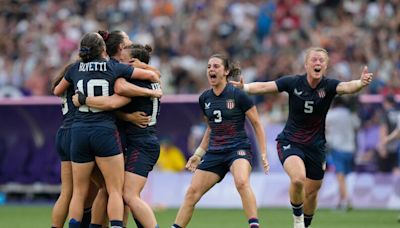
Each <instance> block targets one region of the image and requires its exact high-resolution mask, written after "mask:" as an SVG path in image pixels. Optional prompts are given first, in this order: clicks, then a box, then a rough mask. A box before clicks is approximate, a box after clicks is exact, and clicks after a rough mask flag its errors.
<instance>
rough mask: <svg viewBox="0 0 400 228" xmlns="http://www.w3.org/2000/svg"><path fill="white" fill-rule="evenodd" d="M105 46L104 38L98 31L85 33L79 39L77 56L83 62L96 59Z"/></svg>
mask: <svg viewBox="0 0 400 228" xmlns="http://www.w3.org/2000/svg"><path fill="white" fill-rule="evenodd" d="M105 46H106V45H105V43H104V40H103V39H102V38H101V37H100V36H99V34H98V33H95V32H91V33H86V34H85V35H84V36H83V37H82V40H81V45H80V49H79V57H80V58H81V59H82V62H85V63H86V62H89V61H91V60H94V59H98V58H100V57H101V53H102V52H103V51H104V48H105Z"/></svg>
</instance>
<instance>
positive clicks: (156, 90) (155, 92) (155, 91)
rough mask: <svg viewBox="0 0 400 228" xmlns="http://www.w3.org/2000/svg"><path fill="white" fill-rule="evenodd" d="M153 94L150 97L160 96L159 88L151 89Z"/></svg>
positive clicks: (161, 93)
mask: <svg viewBox="0 0 400 228" xmlns="http://www.w3.org/2000/svg"><path fill="white" fill-rule="evenodd" d="M152 93H153V95H152V96H151V97H155V98H161V97H162V95H163V92H162V90H161V89H155V90H152Z"/></svg>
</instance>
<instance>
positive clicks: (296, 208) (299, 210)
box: [290, 202, 303, 216]
mask: <svg viewBox="0 0 400 228" xmlns="http://www.w3.org/2000/svg"><path fill="white" fill-rule="evenodd" d="M290 204H291V205H292V210H293V215H294V216H301V215H302V214H303V203H301V204H294V203H292V202H290Z"/></svg>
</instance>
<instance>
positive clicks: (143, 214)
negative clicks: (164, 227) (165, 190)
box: [123, 172, 157, 228]
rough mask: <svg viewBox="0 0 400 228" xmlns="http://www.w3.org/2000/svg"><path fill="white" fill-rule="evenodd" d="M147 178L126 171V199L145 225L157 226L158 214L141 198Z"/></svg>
mask: <svg viewBox="0 0 400 228" xmlns="http://www.w3.org/2000/svg"><path fill="white" fill-rule="evenodd" d="M146 181H147V178H145V177H143V176H140V175H137V174H135V173H131V172H125V183H124V193H123V197H124V201H125V203H126V204H127V205H128V206H129V208H130V210H131V212H132V214H133V215H134V217H135V218H136V219H137V220H138V221H139V222H140V223H141V224H142V225H143V226H144V227H151V228H153V227H155V226H156V225H157V220H156V216H155V215H154V213H153V210H152V209H151V208H150V206H149V205H148V204H147V203H146V202H145V201H143V200H142V199H141V198H140V192H142V190H143V187H144V185H145V184H146Z"/></svg>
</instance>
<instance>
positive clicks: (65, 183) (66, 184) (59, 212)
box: [51, 161, 72, 227]
mask: <svg viewBox="0 0 400 228" xmlns="http://www.w3.org/2000/svg"><path fill="white" fill-rule="evenodd" d="M71 198H72V166H71V162H70V161H63V162H61V193H60V196H59V197H58V199H57V202H56V203H55V204H54V207H53V211H52V213H51V223H52V226H54V227H63V226H64V223H65V219H66V218H67V216H68V208H69V203H70V201H71Z"/></svg>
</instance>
